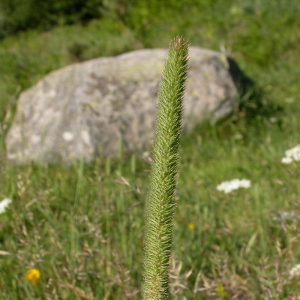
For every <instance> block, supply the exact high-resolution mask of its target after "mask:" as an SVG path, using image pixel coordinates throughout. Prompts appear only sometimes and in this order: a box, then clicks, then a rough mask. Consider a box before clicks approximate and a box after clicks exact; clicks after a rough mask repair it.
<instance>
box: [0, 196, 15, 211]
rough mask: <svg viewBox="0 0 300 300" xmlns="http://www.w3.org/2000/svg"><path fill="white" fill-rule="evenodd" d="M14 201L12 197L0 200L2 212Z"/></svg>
mask: <svg viewBox="0 0 300 300" xmlns="http://www.w3.org/2000/svg"><path fill="white" fill-rule="evenodd" d="M11 202H12V200H11V199H9V198H5V199H3V200H2V201H1V202H0V214H2V213H4V212H5V210H6V208H7V207H8V205H9V204H10V203H11Z"/></svg>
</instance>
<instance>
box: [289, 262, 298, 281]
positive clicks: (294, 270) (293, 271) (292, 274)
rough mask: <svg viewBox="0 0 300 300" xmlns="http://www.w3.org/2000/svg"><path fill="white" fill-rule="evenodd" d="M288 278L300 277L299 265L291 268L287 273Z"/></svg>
mask: <svg viewBox="0 0 300 300" xmlns="http://www.w3.org/2000/svg"><path fill="white" fill-rule="evenodd" d="M289 275H290V278H295V277H299V276H300V264H298V265H296V266H295V267H293V268H292V269H291V270H290V272H289Z"/></svg>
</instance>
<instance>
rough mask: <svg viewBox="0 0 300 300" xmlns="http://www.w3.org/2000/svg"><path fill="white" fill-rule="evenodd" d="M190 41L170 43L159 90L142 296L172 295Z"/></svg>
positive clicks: (178, 39)
mask: <svg viewBox="0 0 300 300" xmlns="http://www.w3.org/2000/svg"><path fill="white" fill-rule="evenodd" d="M187 62H188V43H187V41H186V40H184V39H183V38H182V37H176V38H175V39H174V40H173V41H172V42H171V43H170V47H169V54H168V58H167V60H166V63H165V67H164V71H163V74H162V79H161V84H160V87H159V93H158V98H159V99H158V100H159V101H158V107H157V119H156V128H155V137H154V145H153V153H152V166H151V175H150V191H149V193H148V197H147V200H146V223H145V238H144V256H143V267H144V274H143V284H142V295H143V300H162V299H168V298H169V270H170V255H171V251H172V242H173V232H172V230H173V216H174V213H175V209H176V203H175V200H174V193H175V188H176V185H177V177H178V161H179V137H180V132H181V123H182V110H183V106H182V101H183V96H184V90H185V81H186V77H187Z"/></svg>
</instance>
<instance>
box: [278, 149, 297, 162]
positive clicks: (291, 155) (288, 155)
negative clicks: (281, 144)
mask: <svg viewBox="0 0 300 300" xmlns="http://www.w3.org/2000/svg"><path fill="white" fill-rule="evenodd" d="M292 161H300V145H298V146H296V147H294V148H292V149H289V150H287V151H285V157H283V158H282V159H281V162H282V163H283V164H290V163H291V162H292Z"/></svg>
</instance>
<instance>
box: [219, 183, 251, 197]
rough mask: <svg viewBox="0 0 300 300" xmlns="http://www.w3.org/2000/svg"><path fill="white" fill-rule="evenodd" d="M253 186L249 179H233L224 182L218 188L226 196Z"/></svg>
mask: <svg viewBox="0 0 300 300" xmlns="http://www.w3.org/2000/svg"><path fill="white" fill-rule="evenodd" d="M250 186H251V181H250V180H247V179H233V180H231V181H224V182H222V183H221V184H219V185H218V186H217V190H218V191H222V192H224V193H225V194H228V193H230V192H232V191H233V190H237V189H239V188H245V189H247V188H249V187H250Z"/></svg>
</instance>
